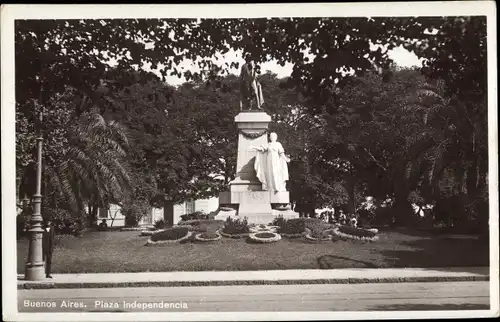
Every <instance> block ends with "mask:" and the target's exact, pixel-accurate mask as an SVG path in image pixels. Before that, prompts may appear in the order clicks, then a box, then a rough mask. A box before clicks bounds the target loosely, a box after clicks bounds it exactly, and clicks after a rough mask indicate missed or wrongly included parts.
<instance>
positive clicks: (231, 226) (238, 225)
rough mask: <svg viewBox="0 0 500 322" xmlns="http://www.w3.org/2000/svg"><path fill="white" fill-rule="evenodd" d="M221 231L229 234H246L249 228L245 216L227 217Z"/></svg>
mask: <svg viewBox="0 0 500 322" xmlns="http://www.w3.org/2000/svg"><path fill="white" fill-rule="evenodd" d="M222 231H223V232H224V233H226V234H231V235H239V234H246V233H248V232H250V228H249V227H248V220H247V218H243V220H241V219H232V218H231V217H227V219H226V222H225V223H224V228H222Z"/></svg>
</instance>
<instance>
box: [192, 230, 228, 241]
mask: <svg viewBox="0 0 500 322" xmlns="http://www.w3.org/2000/svg"><path fill="white" fill-rule="evenodd" d="M221 238H222V236H221V235H220V234H219V233H218V232H204V233H201V234H196V235H195V236H194V239H195V240H197V241H200V242H212V241H218V240H220V239H221Z"/></svg>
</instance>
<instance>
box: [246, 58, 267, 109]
mask: <svg viewBox="0 0 500 322" xmlns="http://www.w3.org/2000/svg"><path fill="white" fill-rule="evenodd" d="M255 69H256V66H255V62H254V60H253V58H252V57H251V56H247V57H246V58H245V64H243V66H241V73H240V109H241V110H251V109H252V101H253V100H255V103H256V105H257V109H259V110H262V104H264V97H263V95H262V86H261V85H260V83H259V82H258V81H257V72H256V70H255Z"/></svg>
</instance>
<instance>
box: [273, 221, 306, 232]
mask: <svg viewBox="0 0 500 322" xmlns="http://www.w3.org/2000/svg"><path fill="white" fill-rule="evenodd" d="M276 226H279V227H280V228H279V230H278V232H279V233H282V234H288V235H293V234H301V233H303V232H304V229H305V223H304V220H303V219H302V218H294V219H288V220H283V222H281V225H276Z"/></svg>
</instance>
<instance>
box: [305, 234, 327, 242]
mask: <svg viewBox="0 0 500 322" xmlns="http://www.w3.org/2000/svg"><path fill="white" fill-rule="evenodd" d="M304 237H305V238H306V239H307V240H310V241H318V242H319V241H330V240H332V236H329V237H324V238H321V239H320V238H314V237H313V236H311V233H306V234H304Z"/></svg>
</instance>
